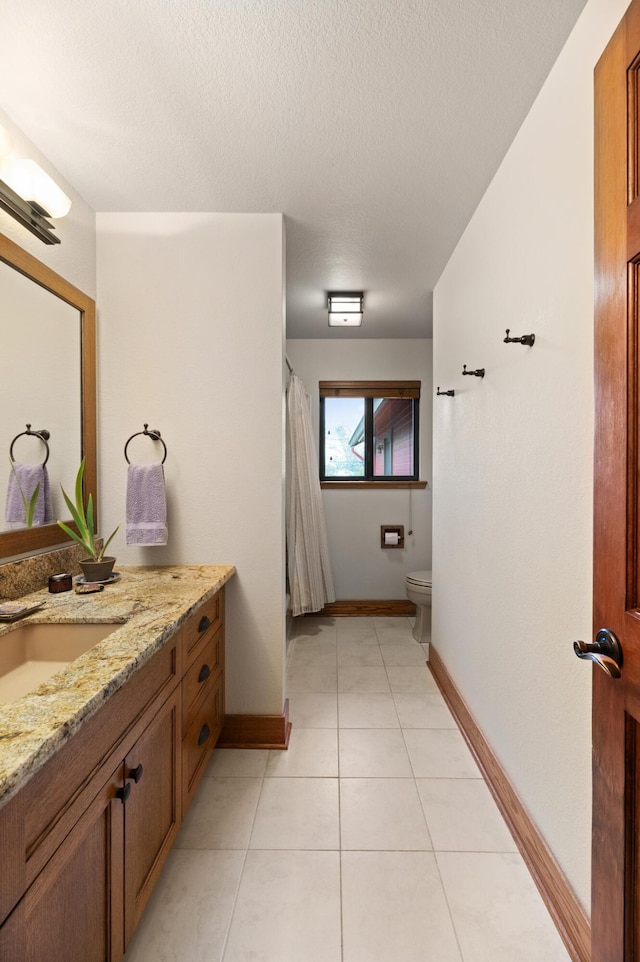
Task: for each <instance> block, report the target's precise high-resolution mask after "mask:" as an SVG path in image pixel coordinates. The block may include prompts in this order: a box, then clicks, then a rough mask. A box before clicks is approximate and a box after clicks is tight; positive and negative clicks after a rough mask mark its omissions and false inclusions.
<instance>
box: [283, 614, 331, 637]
mask: <svg viewBox="0 0 640 962" xmlns="http://www.w3.org/2000/svg"><path fill="white" fill-rule="evenodd" d="M336 624H337V620H336V619H335V618H313V617H308V618H307V617H304V616H303V617H298V618H294V619H293V634H294V636H295V637H296V638H301V637H305V638H319V637H320V635H327V636H330V635H333V636H334V637H335V633H336Z"/></svg>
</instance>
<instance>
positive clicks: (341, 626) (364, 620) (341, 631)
mask: <svg viewBox="0 0 640 962" xmlns="http://www.w3.org/2000/svg"><path fill="white" fill-rule="evenodd" d="M375 624H376V622H375V618H369V617H365V616H362V617H360V618H336V629H337V632H338V636H340V635H345V634H348V633H349V632H350V631H353V630H354V629H362V628H370V629H373V630H374V631H375Z"/></svg>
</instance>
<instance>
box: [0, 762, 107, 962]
mask: <svg viewBox="0 0 640 962" xmlns="http://www.w3.org/2000/svg"><path fill="white" fill-rule="evenodd" d="M121 785H122V765H119V766H118V769H117V770H116V771H115V772H114V773H113V775H112V776H111V778H109V780H108V781H107V782H106V784H105V785H104V786H103V788H102V790H101V791H100V792H99V793H98V795H97V797H96V798H95V799H94V801H93V802H92V803H91V805H90V806H89V808H88V809H87V810H86V811H85V812H84V814H83V815H82V817H81V818H80V820H79V821H78V823H77V824H76V825H75V826H74V828H73V830H72V831H71V832H70V834H69V835H68V837H67V839H66V840H65V842H64V844H63V845H61V846H60V848H59V849H58V851H57V852H56V854H55V855H54V856H53V857H52V858H51V859H50V861H49V862H48V863H47V865H46V866H45V868H44V869H43V870H42V872H40V874H39V875H38V877H37V878H36V880H35V881H34V883H33V885H31V887H30V888H29V889H28V890H27V892H26V894H25V896H24V897H23V898H22V900H21V901H20V902H19V903H18V905H17V906H16V908H15V909H14V910H13V912H12V914H11V915H10V916H9V918H8V919H7V920H6V921H5V923H4V925H3V926H2V927H1V928H0V959H3V960H7V962H9V960H12V962H18V960H19V962H43V960H45V959H46V962H120V960H121V959H122V956H123V938H122V918H123V909H122V892H123V882H122V853H123V825H124V818H123V815H124V811H123V809H124V806H123V805H122V802H121V801H120V800H119V799H118V798H117V797H116V792H117V790H118V789H119V788H120V786H121Z"/></svg>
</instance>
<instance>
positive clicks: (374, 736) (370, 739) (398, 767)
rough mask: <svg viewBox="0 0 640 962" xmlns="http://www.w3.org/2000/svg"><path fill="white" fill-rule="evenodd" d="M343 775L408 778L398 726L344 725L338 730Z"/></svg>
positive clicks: (407, 768)
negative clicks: (353, 726) (365, 727)
mask: <svg viewBox="0 0 640 962" xmlns="http://www.w3.org/2000/svg"><path fill="white" fill-rule="evenodd" d="M339 754H340V776H341V777H342V778H411V776H412V775H413V772H412V769H411V764H410V762H409V756H408V754H407V750H406V748H405V744H404V739H403V737H402V732H401V731H400V729H397V730H396V729H393V728H371V729H362V728H345V729H344V730H342V729H341V730H340V734H339Z"/></svg>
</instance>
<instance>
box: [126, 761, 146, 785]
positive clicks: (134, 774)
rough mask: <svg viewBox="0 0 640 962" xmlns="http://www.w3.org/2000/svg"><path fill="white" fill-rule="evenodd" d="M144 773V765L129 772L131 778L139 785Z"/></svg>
mask: <svg viewBox="0 0 640 962" xmlns="http://www.w3.org/2000/svg"><path fill="white" fill-rule="evenodd" d="M143 772H144V768H143V767H142V765H137V766H136V768H132V769H131V771H130V772H129V778H132V779H133V780H134V782H135V783H136V785H137V784H138V782H139V781H140V779H141V778H142V773H143Z"/></svg>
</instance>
